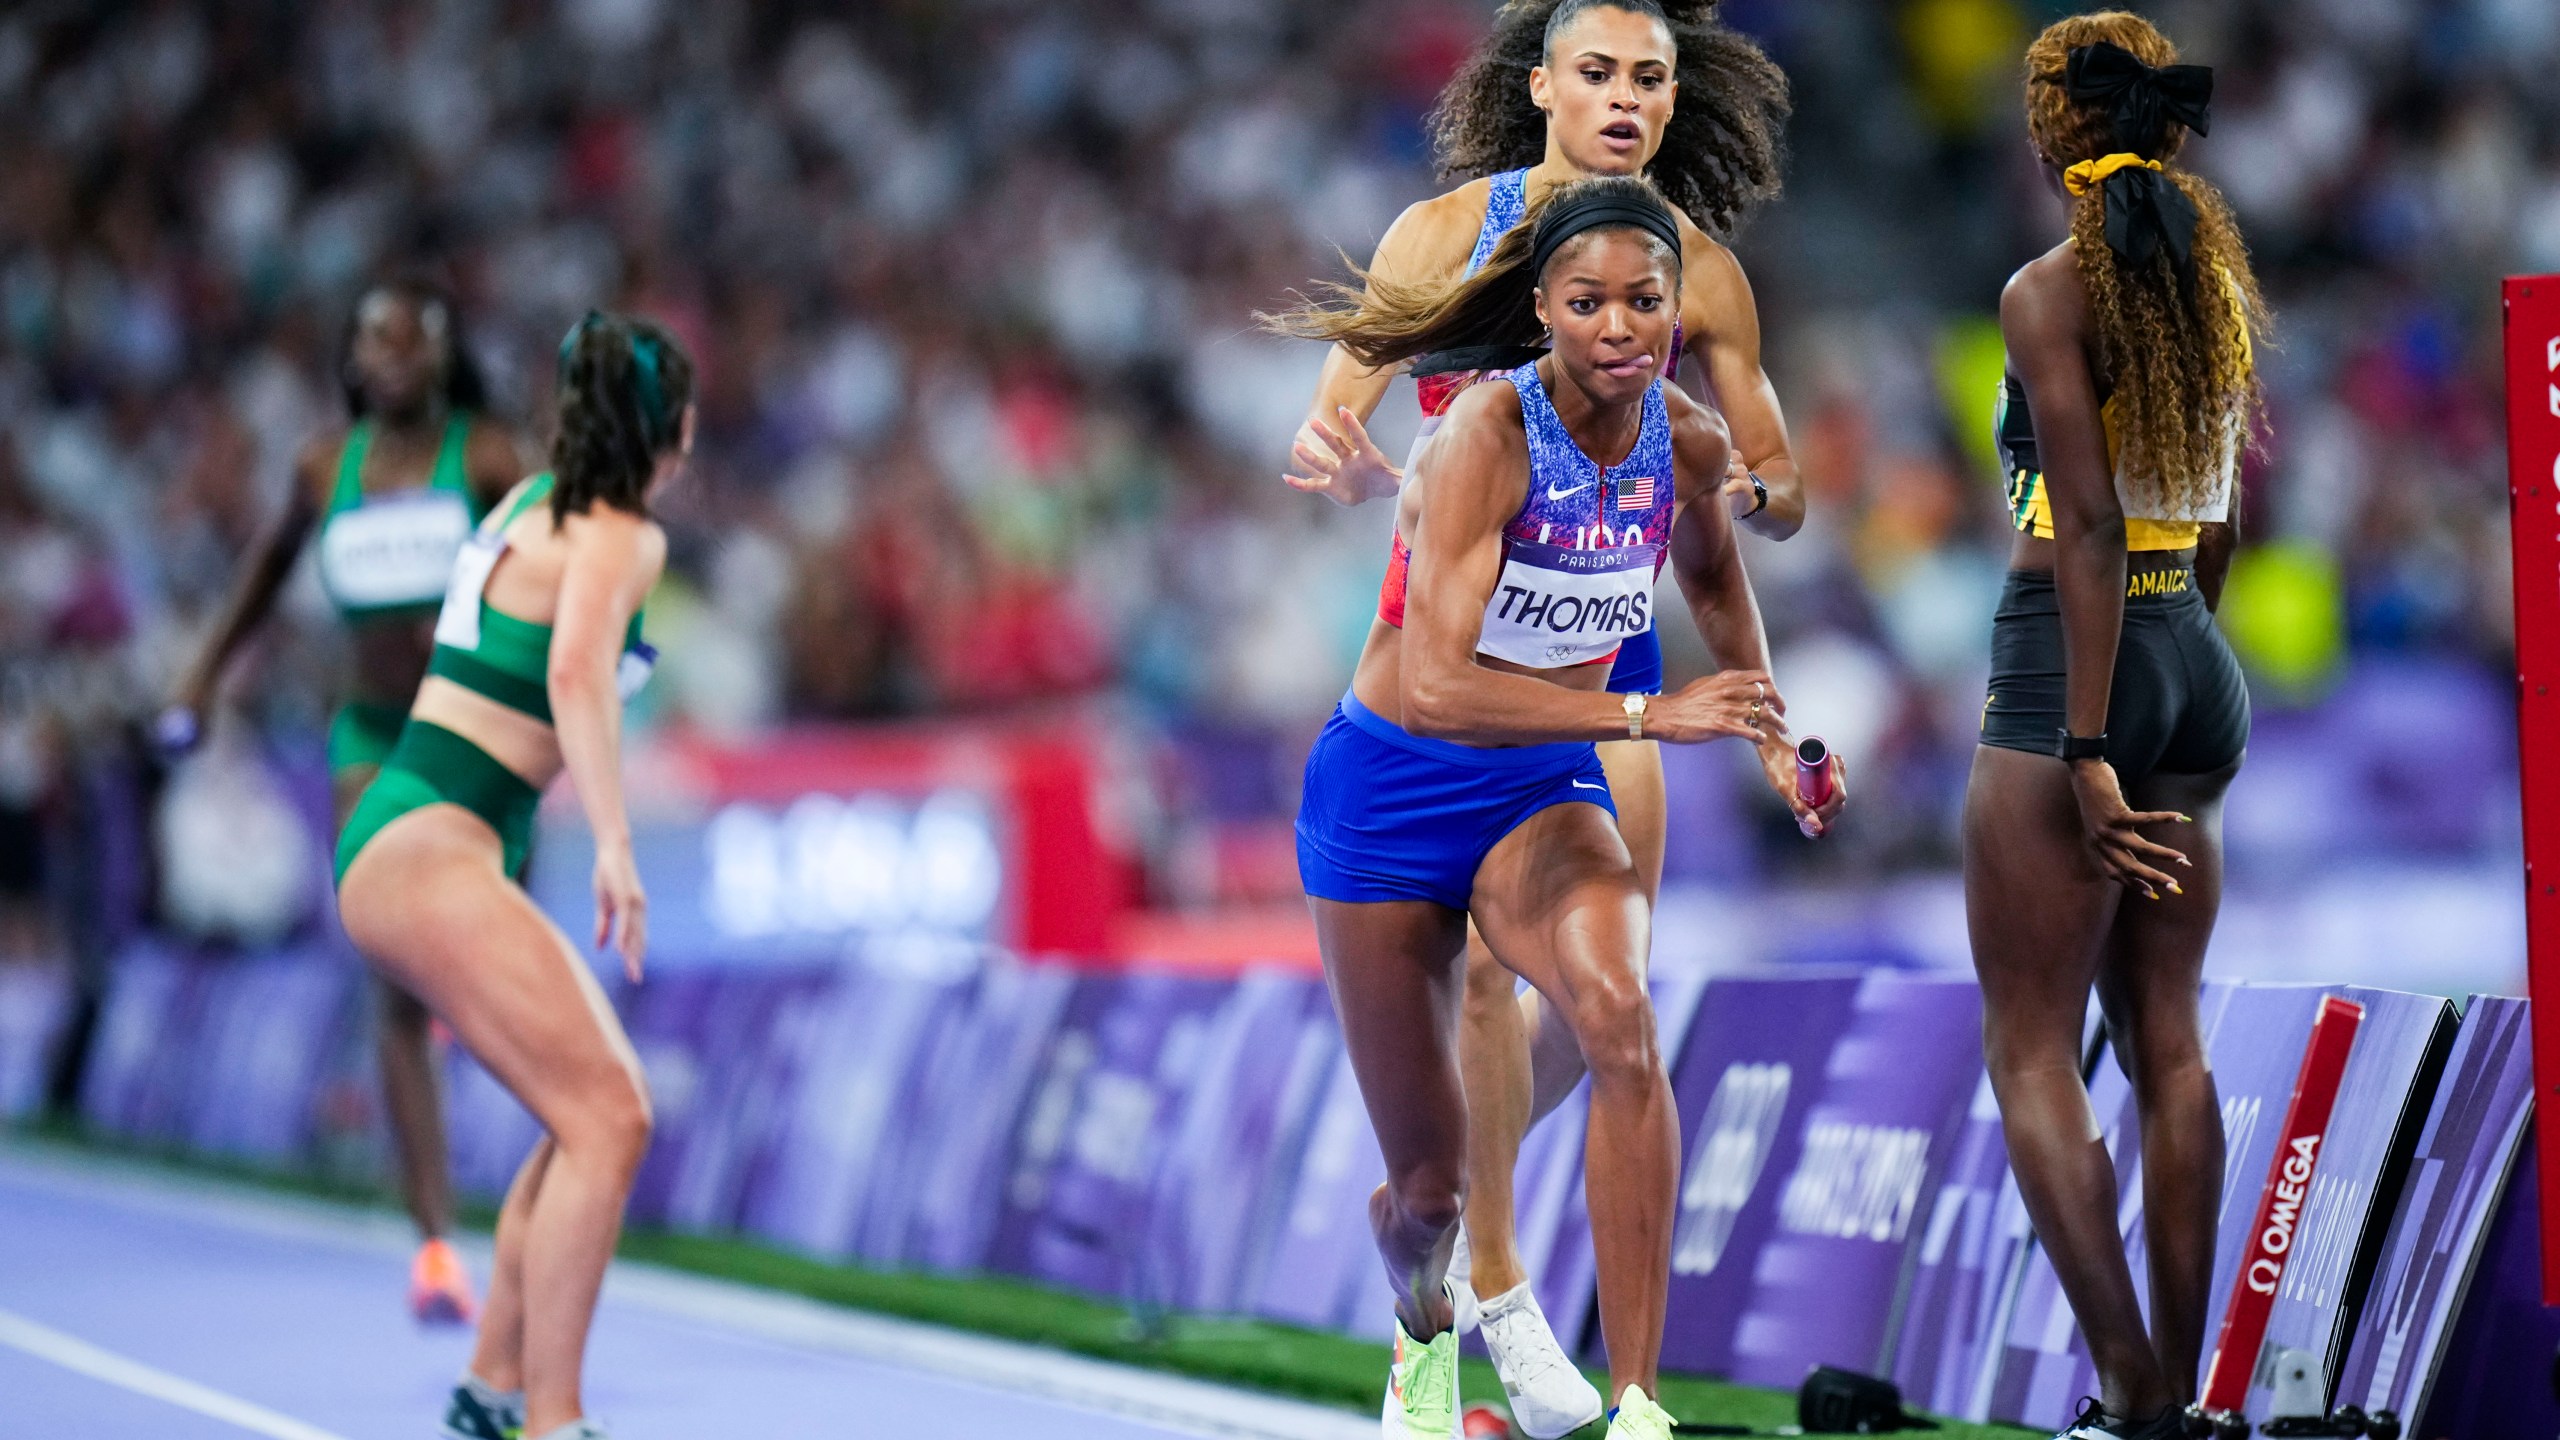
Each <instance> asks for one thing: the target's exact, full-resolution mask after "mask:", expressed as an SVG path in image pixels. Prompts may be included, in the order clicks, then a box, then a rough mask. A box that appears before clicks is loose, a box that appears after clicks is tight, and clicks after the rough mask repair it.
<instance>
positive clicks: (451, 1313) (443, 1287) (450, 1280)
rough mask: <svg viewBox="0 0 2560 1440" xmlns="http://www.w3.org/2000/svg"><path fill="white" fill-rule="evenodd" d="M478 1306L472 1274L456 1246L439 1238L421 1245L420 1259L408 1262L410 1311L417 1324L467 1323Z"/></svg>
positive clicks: (419, 1250)
mask: <svg viewBox="0 0 2560 1440" xmlns="http://www.w3.org/2000/svg"><path fill="white" fill-rule="evenodd" d="M479 1309H480V1307H479V1305H478V1303H477V1302H476V1301H474V1300H473V1299H472V1298H471V1274H470V1272H469V1271H467V1270H465V1269H463V1268H462V1257H461V1256H459V1255H456V1254H455V1253H453V1247H452V1246H451V1245H449V1244H446V1243H445V1242H444V1241H443V1240H440V1239H439V1240H430V1241H428V1242H427V1243H425V1244H424V1245H421V1246H419V1247H418V1258H417V1259H415V1260H413V1261H411V1262H409V1313H410V1314H412V1315H415V1316H417V1317H418V1323H419V1324H421V1325H468V1324H470V1323H471V1321H472V1319H473V1317H475V1316H476V1315H477V1314H478V1313H479Z"/></svg>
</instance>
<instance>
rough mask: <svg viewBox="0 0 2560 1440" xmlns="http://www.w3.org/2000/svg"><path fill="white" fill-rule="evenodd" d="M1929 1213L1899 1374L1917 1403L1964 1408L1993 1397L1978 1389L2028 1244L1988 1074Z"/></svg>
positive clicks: (1905, 1305) (1907, 1300)
mask: <svg viewBox="0 0 2560 1440" xmlns="http://www.w3.org/2000/svg"><path fill="white" fill-rule="evenodd" d="M1928 1215H1929V1218H1928V1220H1927V1221H1926V1222H1925V1223H1924V1224H1923V1225H1922V1227H1921V1232H1920V1244H1919V1247H1918V1249H1917V1250H1916V1251H1915V1252H1914V1256H1913V1262H1912V1266H1911V1270H1910V1279H1909V1281H1908V1282H1907V1283H1906V1284H1905V1285H1904V1287H1903V1292H1902V1296H1901V1299H1900V1301H1899V1303H1898V1305H1897V1315H1896V1319H1895V1325H1896V1328H1897V1330H1898V1332H1899V1333H1898V1334H1897V1336H1896V1338H1895V1346H1894V1359H1893V1366H1892V1373H1893V1380H1894V1383H1895V1384H1897V1385H1900V1386H1901V1387H1902V1393H1903V1394H1904V1395H1905V1396H1907V1397H1909V1399H1910V1402H1911V1404H1912V1406H1913V1407H1914V1408H1917V1409H1924V1410H1934V1411H1936V1412H1938V1413H1939V1414H1942V1415H1956V1414H1963V1413H1966V1412H1967V1411H1968V1410H1979V1409H1980V1408H1981V1407H1982V1406H1983V1405H1985V1404H1987V1403H1988V1401H1987V1400H1985V1399H1978V1398H1977V1396H1976V1393H1975V1392H1976V1391H1977V1389H1978V1388H1979V1382H1980V1380H1981V1377H1982V1376H1983V1374H1984V1373H1985V1370H1986V1368H1987V1366H1988V1365H1989V1363H1990V1357H1991V1356H1992V1355H1993V1354H1994V1353H1996V1352H1997V1350H1998V1349H1999V1346H2000V1344H2001V1342H2002V1340H2003V1338H2004V1337H2005V1335H2006V1333H2007V1326H2008V1304H2009V1300H2010V1298H2011V1297H2012V1296H2013V1295H2014V1294H2015V1293H2016V1288H2017V1280H2018V1271H2019V1268H2020V1267H2021V1266H2022V1265H2023V1264H2024V1263H2025V1260H2026V1255H2027V1249H2028V1245H2027V1237H2028V1233H2029V1232H2028V1227H2027V1211H2026V1206H2025V1205H2024V1204H2023V1203H2022V1202H2021V1201H2020V1199H2019V1196H2018V1183H2017V1180H2016V1178H2015V1177H2013V1176H2012V1175H2010V1173H2009V1146H2008V1143H2007V1141H2006V1140H2005V1139H2004V1138H2003V1137H2002V1135H2001V1132H2000V1103H1999V1100H1998V1098H1997V1097H1995V1096H1994V1095H1993V1094H1992V1093H1991V1077H1990V1075H1989V1074H1987V1073H1986V1074H1983V1075H1982V1076H1980V1077H1979V1078H1978V1079H1976V1080H1975V1081H1974V1086H1973V1098H1972V1100H1971V1101H1970V1102H1969V1103H1968V1104H1967V1105H1966V1107H1965V1115H1964V1126H1963V1129H1962V1130H1961V1131H1960V1132H1959V1133H1958V1134H1957V1137H1956V1141H1955V1149H1954V1151H1953V1153H1952V1154H1951V1155H1950V1156H1949V1158H1948V1161H1947V1166H1946V1169H1945V1171H1944V1172H1942V1173H1941V1175H1940V1176H1939V1179H1938V1184H1937V1193H1936V1195H1935V1196H1934V1197H1933V1198H1932V1199H1931V1200H1930V1202H1929V1212H1928Z"/></svg>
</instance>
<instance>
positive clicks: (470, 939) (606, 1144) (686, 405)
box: [338, 314, 693, 1440]
mask: <svg viewBox="0 0 2560 1440" xmlns="http://www.w3.org/2000/svg"><path fill="white" fill-rule="evenodd" d="M692 396H693V366H692V363H691V361H689V360H688V359H687V358H686V356H685V353H684V351H683V350H681V349H680V348H678V347H677V345H676V342H675V341H674V340H673V339H671V338H669V337H668V335H667V334H666V332H664V331H662V330H660V329H659V328H658V327H657V326H655V325H651V324H649V323H647V322H645V321H638V320H625V319H619V318H615V317H610V316H603V315H593V314H591V315H589V316H588V317H587V318H586V319H585V320H583V321H580V322H579V324H578V325H577V327H576V328H574V329H572V330H571V331H570V332H569V336H568V338H567V339H566V340H564V341H562V342H561V347H560V417H559V435H558V438H557V439H555V440H554V441H553V442H552V447H551V469H550V470H549V471H548V472H547V473H544V474H540V475H536V476H534V477H533V478H531V479H529V480H526V481H525V482H524V483H522V484H520V485H518V486H517V487H516V488H515V490H514V491H513V492H512V493H510V494H509V495H508V496H507V498H506V499H505V500H504V501H503V502H502V503H501V504H500V505H499V506H498V507H497V508H496V509H494V510H492V511H491V512H490V513H489V516H488V518H487V519H486V520H483V521H482V522H481V523H480V526H479V528H478V529H477V530H475V531H474V532H473V533H472V536H471V539H470V540H469V542H468V543H466V544H465V545H464V547H463V550H462V554H461V556H460V557H459V558H457V559H456V560H455V561H454V565H453V577H452V580H451V582H450V583H449V585H448V586H447V588H446V591H445V598H444V608H443V612H442V614H441V615H440V616H439V617H438V618H437V621H436V627H435V641H436V645H435V656H434V658H433V659H432V660H431V661H430V662H429V663H428V666H427V678H426V680H425V681H424V682H423V683H421V684H420V685H419V687H418V698H417V701H416V703H415V704H414V705H412V706H411V707H410V710H409V716H408V720H407V723H406V724H404V725H403V726H402V727H401V730H400V738H399V741H398V743H397V744H395V745H394V746H393V747H392V750H391V754H390V755H389V756H388V757H386V758H385V759H384V760H383V762H382V771H381V773H380V774H379V775H378V776H376V777H375V779H374V782H373V785H372V787H371V788H370V789H368V790H366V791H365V793H364V798H363V799H362V800H360V801H358V802H357V804H356V808H355V813H354V815H352V816H351V817H349V819H348V821H347V826H346V832H345V834H343V835H342V836H340V837H339V841H338V912H339V914H340V916H341V917H343V918H344V920H345V921H346V926H347V933H348V934H349V935H350V936H352V937H354V939H355V942H356V944H357V946H358V947H359V948H361V949H362V950H363V951H364V953H365V954H366V955H367V956H368V957H370V958H371V959H372V961H373V962H374V964H375V965H377V966H378V967H380V968H381V970H382V972H383V973H384V974H385V975H387V976H389V977H390V978H391V980H392V981H394V982H395V983H397V984H399V985H400V986H402V987H403V988H404V989H407V990H408V991H409V992H410V993H412V994H414V995H416V996H418V998H420V999H421V1000H424V1001H425V1002H426V1003H427V1006H428V1008H430V1009H432V1010H433V1011H434V1012H435V1013H436V1014H437V1015H439V1016H441V1017H442V1018H443V1019H444V1022H445V1023H446V1024H447V1025H449V1026H451V1027H453V1032H454V1034H455V1035H456V1036H458V1037H460V1039H461V1041H462V1044H463V1046H464V1048H466V1049H468V1050H469V1051H470V1052H471V1053H472V1055H473V1056H474V1057H475V1058H477V1059H478V1060H479V1061H480V1063H481V1064H482V1065H484V1066H486V1067H488V1070H489V1072H490V1073H491V1074H492V1075H495V1076H496V1077H497V1078H498V1080H499V1082H500V1083H501V1084H504V1085H505V1086H506V1087H507V1089H508V1090H509V1091H511V1092H513V1093H514V1095H515V1097H516V1098H517V1099H518V1100H521V1101H523V1102H524V1106H525V1108H526V1109H528V1110H530V1111H532V1112H533V1115H534V1118H535V1119H536V1120H538V1121H540V1122H541V1124H542V1130H543V1135H542V1139H541V1140H540V1141H539V1142H537V1143H536V1144H535V1146H534V1148H533V1153H532V1154H531V1155H530V1156H529V1157H527V1158H526V1160H525V1162H524V1167H523V1168H522V1169H521V1170H519V1171H518V1172H517V1173H516V1178H515V1183H514V1184H513V1185H512V1186H511V1187H509V1189H508V1191H507V1198H506V1203H505V1205H504V1206H503V1207H502V1208H501V1209H500V1210H499V1213H498V1235H497V1260H496V1264H495V1267H494V1268H493V1270H492V1273H491V1275H490V1277H489V1303H488V1307H487V1311H486V1313H485V1314H484V1315H483V1316H482V1318H481V1323H480V1336H479V1344H478V1346H477V1348H475V1349H474V1351H473V1352H472V1358H471V1369H470V1373H469V1374H467V1375H466V1376H464V1377H463V1380H462V1383H461V1384H459V1385H457V1386H456V1387H455V1388H454V1391H453V1396H452V1399H451V1401H450V1402H449V1405H448V1408H447V1411H446V1415H445V1424H444V1433H445V1434H446V1435H447V1436H449V1437H454V1440H517V1437H518V1433H519V1432H521V1434H522V1436H523V1437H527V1440H592V1437H595V1436H600V1435H602V1434H603V1431H602V1430H601V1429H599V1428H597V1427H596V1426H595V1425H594V1423H593V1422H591V1421H589V1420H587V1419H586V1418H585V1416H584V1411H583V1407H582V1405H581V1402H580V1398H579V1374H580V1369H581V1366H582V1364H583V1361H584V1356H585V1351H586V1341H587V1325H588V1322H589V1320H590V1319H591V1317H592V1316H593V1314H594V1311H595V1302H596V1290H597V1287H598V1286H599V1285H600V1284H602V1282H603V1280H604V1271H605V1263H606V1261H607V1260H609V1259H610V1258H612V1255H613V1247H614V1240H615V1238H616V1237H617V1236H618V1235H619V1234H620V1233H621V1229H622V1207H623V1202H624V1200H625V1198H626V1197H627V1196H628V1195H629V1194H630V1190H631V1177H632V1174H633V1172H635V1171H636V1170H637V1169H638V1168H639V1165H640V1157H641V1153H642V1152H643V1151H644V1150H645V1149H646V1148H647V1147H648V1143H649V1124H650V1118H649V1097H648V1093H647V1091H646V1090H645V1089H644V1088H643V1086H642V1081H641V1075H640V1065H639V1061H638V1059H637V1057H635V1056H634V1055H633V1054H632V1051H631V1042H630V1041H629V1039H628V1038H626V1037H625V1036H624V1035H623V1032H622V1026H621V1023H620V1022H619V1021H617V1020H616V1019H615V1018H614V1014H613V1009H612V1007H611V1006H610V1005H609V1004H608V1003H607V1002H606V1000H605V996H604V992H603V990H602V989H601V988H600V987H599V986H598V985H597V984H596V980H595V976H594V975H593V974H591V973H590V972H589V971H588V969H587V962H586V959H585V957H584V956H583V955H582V954H581V953H580V951H579V949H578V947H577V946H576V945H575V944H573V943H571V942H570V940H569V937H567V936H566V935H563V934H561V933H560V930H559V928H558V927H557V926H555V925H553V924H552V923H551V921H550V919H549V918H548V917H546V916H545V915H544V914H543V913H542V911H541V910H540V909H538V908H536V906H535V905H534V903H533V900H532V899H531V897H529V896H527V895H526V894H525V892H524V890H523V888H522V887H521V886H519V885H518V884H517V883H516V881H515V879H514V876H515V875H516V873H517V869H518V867H519V865H520V864H521V863H522V861H523V857H524V852H525V846H526V843H527V841H528V840H529V838H530V836H531V834H532V830H533V812H534V805H535V802H536V801H537V800H538V799H539V798H540V797H541V794H542V787H543V786H545V785H547V784H549V783H550V782H551V780H552V779H553V778H554V777H556V776H557V775H559V774H560V772H561V771H563V770H566V771H568V772H569V778H570V780H571V782H572V783H573V784H574V785H575V787H576V789H577V794H578V801H579V804H580V805H582V806H583V807H584V808H585V810H586V814H587V822H588V824H589V825H590V826H591V827H592V828H593V829H594V831H595V841H596V864H595V895H596V933H595V943H596V944H597V945H598V946H602V945H605V944H606V943H608V942H612V943H613V944H615V946H616V948H618V949H619V951H620V952H621V955H622V961H623V967H624V971H625V973H627V974H628V975H629V976H630V978H631V979H632V981H633V982H634V983H637V982H638V980H639V979H640V961H641V955H642V953H643V951H644V950H645V948H646V946H647V943H648V940H647V937H648V927H647V922H646V915H647V908H646V900H645V898H644V897H643V895H642V893H641V889H640V877H639V872H638V871H637V870H636V869H635V868H634V865H633V862H632V854H631V827H630V823H629V821H628V819H627V817H626V816H625V814H624V811H623V804H622V777H621V773H620V765H621V744H622V702H623V700H624V699H625V698H626V697H627V696H628V695H629V694H630V693H631V692H632V691H634V690H636V689H637V688H638V686H639V684H640V683H642V682H643V681H645V680H646V679H647V676H648V666H649V661H650V660H651V658H652V654H651V652H650V650H649V648H648V647H647V646H646V645H643V644H641V643H640V639H639V635H640V602H641V600H642V598H643V597H644V596H646V595H647V594H648V593H649V589H650V587H651V586H652V585H654V584H656V583H657V579H658V572H659V570H660V568H661V567H662V566H663V565H664V563H665V561H666V553H667V541H666V535H665V532H663V531H661V530H660V529H659V528H658V526H657V523H656V522H655V521H653V520H651V519H650V518H649V503H650V500H651V498H652V497H653V496H655V495H656V494H657V493H658V492H660V491H661V490H663V489H664V488H665V486H666V485H667V483H668V482H669V481H671V480H673V479H674V478H675V475H676V473H677V472H678V471H679V470H681V469H682V468H683V467H684V460H685V455H686V453H687V452H688V451H689V450H690V449H691V448H692V442H693V405H692Z"/></svg>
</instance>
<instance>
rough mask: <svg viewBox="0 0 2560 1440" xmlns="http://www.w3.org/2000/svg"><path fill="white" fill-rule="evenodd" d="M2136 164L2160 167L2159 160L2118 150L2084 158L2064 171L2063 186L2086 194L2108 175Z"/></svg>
mask: <svg viewBox="0 0 2560 1440" xmlns="http://www.w3.org/2000/svg"><path fill="white" fill-rule="evenodd" d="M2135 165H2139V166H2141V167H2142V168H2143V169H2145V170H2157V169H2159V168H2160V162H2159V161H2157V160H2145V159H2143V158H2142V157H2141V156H2139V155H2134V154H2130V153H2127V152H2124V151H2118V152H2117V153H2115V154H2113V155H2105V156H2101V157H2099V158H2098V159H2095V160H2083V161H2081V162H2080V163H2079V164H2077V165H2074V166H2072V167H2071V168H2070V169H2068V170H2065V171H2063V172H2062V188H2063V189H2065V190H2068V191H2070V192H2071V193H2072V194H2074V195H2086V194H2088V193H2089V192H2090V191H2092V190H2095V189H2097V188H2098V187H2099V186H2100V185H2103V184H2105V183H2106V179H2107V177H2108V176H2110V175H2113V174H2114V173H2116V172H2117V171H2119V170H2123V169H2127V168H2129V167H2131V166H2135Z"/></svg>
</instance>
